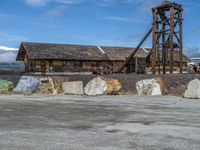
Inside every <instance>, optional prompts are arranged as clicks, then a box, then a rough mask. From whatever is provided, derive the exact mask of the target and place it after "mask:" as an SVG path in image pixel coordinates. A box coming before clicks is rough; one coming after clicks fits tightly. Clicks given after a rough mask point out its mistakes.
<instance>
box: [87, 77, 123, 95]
mask: <svg viewBox="0 0 200 150" xmlns="http://www.w3.org/2000/svg"><path fill="white" fill-rule="evenodd" d="M120 90H121V84H120V82H119V81H118V80H116V79H110V78H105V77H97V78H94V79H92V80H91V81H89V82H88V84H87V85H86V86H85V88H84V92H85V94H87V95H91V96H94V95H116V94H118V93H119V92H120Z"/></svg>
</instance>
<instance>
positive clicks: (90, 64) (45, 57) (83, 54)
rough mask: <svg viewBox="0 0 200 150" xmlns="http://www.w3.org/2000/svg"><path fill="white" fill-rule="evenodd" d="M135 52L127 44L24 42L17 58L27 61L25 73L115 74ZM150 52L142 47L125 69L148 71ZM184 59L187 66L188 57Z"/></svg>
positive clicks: (139, 71) (25, 62)
mask: <svg viewBox="0 0 200 150" xmlns="http://www.w3.org/2000/svg"><path fill="white" fill-rule="evenodd" d="M134 51H135V49H134V48H128V47H106V46H86V45H85V46H84V45H68V44H49V43H32V42H22V43H21V46H20V49H19V52H18V55H17V61H24V64H25V73H46V74H48V73H49V74H54V73H64V74H65V73H94V74H103V73H116V72H118V70H119V69H120V68H121V67H122V65H123V64H124V63H125V61H126V59H127V58H128V57H129V56H130V54H131V53H132V52H134ZM149 55H150V49H144V48H141V49H139V51H137V53H136V54H135V56H134V58H133V60H132V61H131V62H130V63H129V65H128V66H127V68H126V72H128V73H132V72H135V73H145V72H146V70H147V69H146V68H147V66H150V65H149V63H150V61H149V58H150V57H149ZM184 58H185V57H184ZM184 62H185V64H186V65H187V60H186V59H184Z"/></svg>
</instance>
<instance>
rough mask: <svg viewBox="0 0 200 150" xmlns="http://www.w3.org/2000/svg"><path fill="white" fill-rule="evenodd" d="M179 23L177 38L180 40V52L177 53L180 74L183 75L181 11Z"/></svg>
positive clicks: (181, 12)
mask: <svg viewBox="0 0 200 150" xmlns="http://www.w3.org/2000/svg"><path fill="white" fill-rule="evenodd" d="M179 15H180V16H179V17H180V22H179V28H180V33H179V38H180V51H179V58H180V73H183V42H182V41H183V25H182V19H183V18H182V17H183V11H180V12H179Z"/></svg>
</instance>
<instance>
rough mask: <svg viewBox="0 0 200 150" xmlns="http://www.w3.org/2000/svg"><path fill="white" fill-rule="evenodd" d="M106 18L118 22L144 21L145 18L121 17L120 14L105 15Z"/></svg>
mask: <svg viewBox="0 0 200 150" xmlns="http://www.w3.org/2000/svg"><path fill="white" fill-rule="evenodd" d="M105 19H106V20H111V21H118V22H130V23H144V22H145V20H143V19H140V18H131V17H122V16H106V17H105Z"/></svg>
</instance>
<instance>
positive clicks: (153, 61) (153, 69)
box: [151, 8, 158, 74]
mask: <svg viewBox="0 0 200 150" xmlns="http://www.w3.org/2000/svg"><path fill="white" fill-rule="evenodd" d="M157 12H158V10H157V9H156V8H154V9H153V32H152V45H153V46H152V50H151V53H152V62H151V63H152V65H151V66H152V73H153V74H156V51H157V48H156V44H157V37H156V32H157V20H158V18H157Z"/></svg>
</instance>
